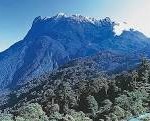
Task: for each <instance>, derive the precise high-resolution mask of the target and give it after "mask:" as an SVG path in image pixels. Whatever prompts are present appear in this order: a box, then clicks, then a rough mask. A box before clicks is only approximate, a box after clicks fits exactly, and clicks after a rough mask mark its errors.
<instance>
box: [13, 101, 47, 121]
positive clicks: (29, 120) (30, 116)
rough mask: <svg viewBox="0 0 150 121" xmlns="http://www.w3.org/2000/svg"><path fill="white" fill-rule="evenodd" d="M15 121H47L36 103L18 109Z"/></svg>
mask: <svg viewBox="0 0 150 121" xmlns="http://www.w3.org/2000/svg"><path fill="white" fill-rule="evenodd" d="M16 119H17V121H22V120H23V121H48V118H47V116H46V115H45V112H44V111H43V110H42V107H41V106H40V105H39V104H38V103H31V104H28V105H26V106H23V107H21V108H20V109H19V115H18V116H17V117H16Z"/></svg>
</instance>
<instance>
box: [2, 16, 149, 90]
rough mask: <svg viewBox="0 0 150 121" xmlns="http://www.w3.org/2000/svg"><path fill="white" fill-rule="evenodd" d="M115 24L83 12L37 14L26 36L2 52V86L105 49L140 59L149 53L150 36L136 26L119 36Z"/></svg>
mask: <svg viewBox="0 0 150 121" xmlns="http://www.w3.org/2000/svg"><path fill="white" fill-rule="evenodd" d="M114 26H115V23H114V22H112V21H111V20H110V19H109V18H105V19H102V20H96V19H94V18H87V17H84V16H81V15H72V16H67V15H65V14H58V15H56V16H53V17H51V18H42V17H37V18H35V20H34V21H33V24H32V27H31V29H30V30H29V32H28V34H27V35H26V36H25V38H24V39H23V40H21V41H19V42H18V43H16V44H14V45H12V46H11V47H10V48H9V49H7V50H6V51H4V52H2V53H0V88H1V89H3V88H6V87H10V88H13V87H15V86H16V85H19V84H23V83H26V80H30V79H33V78H37V77H38V76H40V75H42V74H44V73H46V72H50V71H52V70H54V69H57V68H58V67H59V66H61V65H63V64H65V63H67V62H69V61H70V60H73V59H76V58H79V57H85V56H91V55H94V54H97V53H105V52H106V51H107V52H113V53H115V54H116V55H117V54H119V55H122V56H123V57H124V55H125V56H128V57H135V58H136V59H137V60H138V59H139V58H140V57H141V55H142V56H143V55H145V56H149V55H150V49H149V47H150V39H149V38H147V37H146V36H144V35H143V34H142V33H140V32H138V31H134V30H130V31H124V32H123V33H122V34H121V35H120V36H116V35H115V33H114ZM135 55H136V56H135ZM108 60H109V59H108ZM109 61H110V60H109ZM129 61H130V60H129ZM110 62H111V64H113V66H114V67H115V63H114V61H110ZM135 62H137V61H135ZM106 63H107V62H106ZM132 63H134V62H132ZM111 64H110V65H111Z"/></svg>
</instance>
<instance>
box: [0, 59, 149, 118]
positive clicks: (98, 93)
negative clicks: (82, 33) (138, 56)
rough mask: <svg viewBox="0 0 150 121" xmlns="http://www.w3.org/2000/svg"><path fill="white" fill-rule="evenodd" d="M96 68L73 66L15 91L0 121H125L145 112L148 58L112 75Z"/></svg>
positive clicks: (86, 64)
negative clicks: (131, 67)
mask: <svg viewBox="0 0 150 121" xmlns="http://www.w3.org/2000/svg"><path fill="white" fill-rule="evenodd" d="M96 66H97V64H96V63H94V62H93V61H92V60H88V61H87V60H86V61H77V62H74V61H72V62H71V63H68V64H66V65H64V66H62V67H60V68H59V69H58V70H56V71H54V72H52V73H50V74H48V73H47V74H45V75H43V76H41V77H40V78H38V79H33V80H31V81H30V82H28V83H27V84H24V85H20V86H18V88H17V89H16V90H15V91H13V92H11V93H10V94H9V95H8V97H7V100H5V102H3V103H1V107H0V108H1V109H2V110H1V114H0V121H121V120H124V121H128V120H129V119H130V118H131V117H133V116H135V117H136V116H138V115H140V114H143V113H146V112H148V111H149V107H150V61H149V60H148V59H146V58H143V59H142V60H141V63H139V64H138V65H137V67H136V68H135V69H131V70H128V71H123V72H120V73H114V74H107V73H104V72H101V71H99V69H98V68H96ZM149 120H150V118H147V119H143V121H149Z"/></svg>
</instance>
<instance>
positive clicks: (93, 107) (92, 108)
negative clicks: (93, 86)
mask: <svg viewBox="0 0 150 121" xmlns="http://www.w3.org/2000/svg"><path fill="white" fill-rule="evenodd" d="M86 104H87V110H88V113H92V114H93V115H95V114H96V112H97V111H98V103H97V101H96V100H95V98H94V96H91V95H89V96H88V97H87V98H86Z"/></svg>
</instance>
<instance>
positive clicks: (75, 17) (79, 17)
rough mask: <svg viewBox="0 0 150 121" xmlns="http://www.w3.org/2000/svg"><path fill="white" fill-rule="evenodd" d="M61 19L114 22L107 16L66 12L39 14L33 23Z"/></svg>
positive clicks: (93, 22)
mask: <svg viewBox="0 0 150 121" xmlns="http://www.w3.org/2000/svg"><path fill="white" fill-rule="evenodd" d="M61 19H67V20H73V21H76V22H89V23H92V24H97V25H98V24H99V25H100V24H103V23H104V22H105V23H106V22H107V23H114V22H112V21H111V19H110V18H109V17H106V18H104V19H95V18H94V17H87V16H82V15H80V14H74V15H67V14H65V13H58V14H56V15H55V16H52V17H41V16H38V17H36V18H35V19H34V21H33V24H34V23H36V22H39V21H49V20H55V21H59V20H61Z"/></svg>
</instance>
